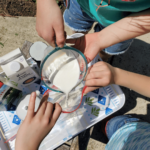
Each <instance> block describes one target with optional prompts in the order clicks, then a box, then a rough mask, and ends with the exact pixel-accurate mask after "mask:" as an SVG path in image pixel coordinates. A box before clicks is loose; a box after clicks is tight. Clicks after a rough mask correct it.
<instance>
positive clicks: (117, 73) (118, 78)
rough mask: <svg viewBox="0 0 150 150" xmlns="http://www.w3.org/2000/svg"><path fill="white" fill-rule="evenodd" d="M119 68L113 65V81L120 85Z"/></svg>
mask: <svg viewBox="0 0 150 150" xmlns="http://www.w3.org/2000/svg"><path fill="white" fill-rule="evenodd" d="M120 76H121V69H119V68H116V67H114V83H115V84H117V85H121V78H120Z"/></svg>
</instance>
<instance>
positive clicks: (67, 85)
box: [53, 59, 80, 106]
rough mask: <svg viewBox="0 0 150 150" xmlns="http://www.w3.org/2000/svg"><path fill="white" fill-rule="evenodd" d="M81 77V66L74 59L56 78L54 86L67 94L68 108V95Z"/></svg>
mask: <svg viewBox="0 0 150 150" xmlns="http://www.w3.org/2000/svg"><path fill="white" fill-rule="evenodd" d="M79 75H80V69H79V64H78V61H77V60H76V59H74V60H72V61H71V62H69V63H67V64H65V65H64V66H63V67H62V68H61V69H60V70H59V71H58V73H57V74H56V76H55V77H54V80H53V84H54V85H55V86H56V87H58V88H59V89H60V90H61V91H63V92H64V93H65V94H66V106H68V102H67V99H68V94H69V92H70V91H71V90H72V89H73V88H74V86H75V85H76V84H77V82H78V79H79Z"/></svg>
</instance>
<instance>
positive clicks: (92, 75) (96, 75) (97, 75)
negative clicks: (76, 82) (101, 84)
mask: <svg viewBox="0 0 150 150" xmlns="http://www.w3.org/2000/svg"><path fill="white" fill-rule="evenodd" d="M102 75H103V73H102V72H90V73H89V74H88V75H87V77H86V81H87V80H91V79H99V78H102Z"/></svg>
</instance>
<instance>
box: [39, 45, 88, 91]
mask: <svg viewBox="0 0 150 150" xmlns="http://www.w3.org/2000/svg"><path fill="white" fill-rule="evenodd" d="M62 49H67V50H70V49H71V50H73V51H75V52H78V53H79V54H80V55H81V56H82V57H83V59H84V61H85V63H86V72H85V75H84V77H83V79H84V78H85V76H86V74H87V70H88V62H87V59H86V57H85V56H84V54H83V53H82V52H81V51H79V50H77V49H76V48H74V47H69V46H66V45H65V46H64V47H62V48H60V47H56V48H55V49H54V50H52V51H51V52H50V53H49V54H48V55H47V56H46V57H45V58H44V59H43V61H42V62H41V65H40V78H41V80H42V82H43V84H44V85H45V86H46V87H47V88H48V89H49V90H52V91H54V92H59V93H63V92H62V91H59V90H55V89H53V88H50V87H49V86H47V84H46V83H45V82H44V80H43V79H42V78H43V77H42V69H43V66H44V64H45V62H46V60H47V59H48V58H49V56H50V55H52V54H53V53H55V52H57V51H59V50H62ZM83 79H82V80H81V81H80V82H79V83H81V82H82V81H83ZM79 83H78V84H79Z"/></svg>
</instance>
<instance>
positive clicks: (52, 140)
mask: <svg viewBox="0 0 150 150" xmlns="http://www.w3.org/2000/svg"><path fill="white" fill-rule="evenodd" d="M80 109H82V108H80ZM83 130H84V127H83V126H82V124H81V123H80V118H79V116H78V115H77V113H76V112H73V113H69V114H61V116H60V118H59V119H58V121H57V122H56V124H55V126H54V128H53V129H52V130H51V132H50V133H49V134H48V135H47V136H46V137H45V139H44V140H43V141H42V143H41V145H40V147H39V150H52V149H53V148H55V147H57V146H58V145H60V144H62V143H64V142H65V141H67V140H69V139H70V138H72V137H73V136H74V135H75V134H76V133H78V132H81V131H83Z"/></svg>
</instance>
